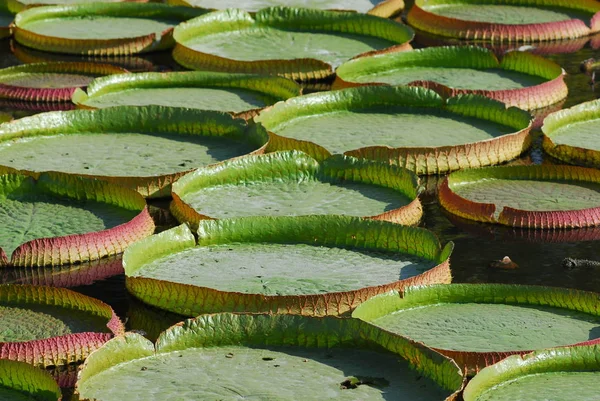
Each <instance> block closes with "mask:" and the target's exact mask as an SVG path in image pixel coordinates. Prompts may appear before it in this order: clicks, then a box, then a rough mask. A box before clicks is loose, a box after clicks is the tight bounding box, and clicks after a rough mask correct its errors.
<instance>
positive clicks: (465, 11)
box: [407, 0, 600, 42]
mask: <svg viewBox="0 0 600 401" xmlns="http://www.w3.org/2000/svg"><path fill="white" fill-rule="evenodd" d="M598 11H600V4H598V3H597V2H596V1H593V0H574V1H569V2H566V1H562V0H542V1H536V0H519V1H511V0H493V1H489V2H484V3H482V2H481V1H478V0H459V1H449V0H416V1H415V5H414V6H413V7H412V8H411V10H410V12H409V13H408V15H407V21H408V23H409V24H410V25H411V26H413V27H415V28H417V29H419V30H422V31H426V32H430V33H434V34H436V35H441V36H450V37H457V38H461V39H477V40H479V41H481V40H483V41H489V42H524V41H525V42H532V41H547V40H557V39H573V38H578V37H581V36H586V35H590V34H592V33H595V32H598V30H600V17H599V15H600V14H597V13H598Z"/></svg>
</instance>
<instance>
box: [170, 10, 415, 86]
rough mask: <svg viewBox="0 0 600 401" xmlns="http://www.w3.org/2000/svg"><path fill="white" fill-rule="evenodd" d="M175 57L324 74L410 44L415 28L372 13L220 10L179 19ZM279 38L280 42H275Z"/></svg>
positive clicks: (227, 67)
mask: <svg viewBox="0 0 600 401" xmlns="http://www.w3.org/2000/svg"><path fill="white" fill-rule="evenodd" d="M173 36H174V38H175V41H176V42H177V45H176V46H175V49H174V51H173V57H174V58H175V60H176V61H177V62H178V63H179V64H181V65H183V66H185V67H187V68H191V69H196V70H210V71H226V72H245V73H258V74H269V75H283V76H285V77H287V78H292V79H295V80H300V81H308V80H319V79H324V78H328V77H329V76H331V75H332V74H333V70H332V69H333V68H335V67H337V66H338V65H340V64H341V63H342V62H344V61H346V60H348V59H350V58H352V57H355V56H357V55H359V54H362V53H366V52H372V51H398V50H402V49H406V48H410V45H408V42H410V40H411V39H412V37H413V32H412V30H411V29H410V28H409V27H407V26H406V25H403V24H401V23H398V22H394V21H391V20H387V19H384V18H379V17H375V16H372V15H366V14H359V13H351V12H334V11H322V10H314V9H306V8H286V7H272V8H266V9H263V10H260V11H259V12H257V13H256V14H255V15H254V16H251V15H250V14H248V13H247V12H245V11H242V10H239V9H228V10H224V11H215V12H212V13H209V14H206V15H203V16H201V17H198V18H194V19H193V20H190V21H188V22H185V23H182V24H181V25H179V26H178V27H177V28H176V29H175V32H174V34H173ZM274 43H276V45H273V44H274Z"/></svg>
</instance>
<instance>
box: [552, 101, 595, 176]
mask: <svg viewBox="0 0 600 401" xmlns="http://www.w3.org/2000/svg"><path fill="white" fill-rule="evenodd" d="M599 105H600V101H598V100H594V101H591V102H585V103H582V104H579V105H577V106H574V107H571V108H569V109H566V110H562V111H558V112H556V113H552V114H551V115H549V116H548V117H546V119H544V125H543V126H542V131H543V132H544V139H543V147H544V150H545V151H546V152H548V153H549V154H550V155H552V156H554V157H556V158H557V159H560V160H562V161H565V162H567V163H573V164H583V165H586V166H590V167H596V168H597V167H600V140H598V135H597V132H598V126H600V112H599V111H598V110H599Z"/></svg>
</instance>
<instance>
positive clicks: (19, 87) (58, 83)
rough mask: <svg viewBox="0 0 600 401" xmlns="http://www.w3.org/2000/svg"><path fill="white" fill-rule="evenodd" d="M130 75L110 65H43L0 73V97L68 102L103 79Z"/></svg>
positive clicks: (13, 68)
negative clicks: (95, 81) (82, 90)
mask: <svg viewBox="0 0 600 401" xmlns="http://www.w3.org/2000/svg"><path fill="white" fill-rule="evenodd" d="M126 72H127V71H125V70H123V69H122V68H119V67H115V66H112V65H109V64H97V63H40V64H37V63H36V64H25V65H19V66H15V67H8V68H4V69H2V70H0V97H2V98H8V99H17V100H26V101H34V102H68V101H70V100H71V95H72V94H73V92H75V89H77V88H80V87H85V86H87V85H88V84H89V83H90V82H91V81H92V80H93V79H94V78H95V77H98V76H101V75H111V74H123V73H126Z"/></svg>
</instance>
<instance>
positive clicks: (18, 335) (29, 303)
mask: <svg viewBox="0 0 600 401" xmlns="http://www.w3.org/2000/svg"><path fill="white" fill-rule="evenodd" d="M0 316H2V327H1V328H0V359H12V360H17V361H23V362H27V363H30V364H32V365H35V366H40V367H47V366H60V365H67V364H70V363H75V362H80V361H82V360H84V359H85V358H86V357H87V356H88V354H89V353H90V352H92V351H93V350H94V349H96V348H98V347H99V346H101V345H102V344H103V343H105V342H106V341H107V340H109V339H110V338H111V337H112V336H113V335H115V334H116V335H119V334H122V333H123V332H124V327H123V324H122V323H121V321H120V320H119V318H118V317H117V315H115V313H114V311H113V310H112V308H111V307H110V306H108V305H106V304H105V303H103V302H101V301H98V300H97V299H94V298H90V297H87V296H85V295H81V294H79V293H76V292H73V291H70V290H66V289H64V288H52V287H36V286H28V285H12V284H3V285H0Z"/></svg>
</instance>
